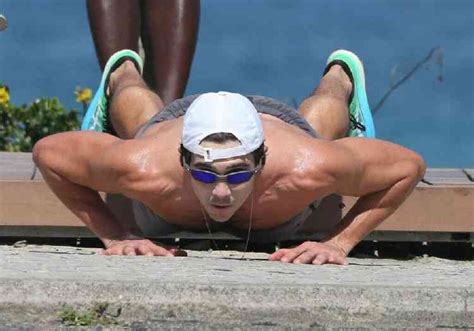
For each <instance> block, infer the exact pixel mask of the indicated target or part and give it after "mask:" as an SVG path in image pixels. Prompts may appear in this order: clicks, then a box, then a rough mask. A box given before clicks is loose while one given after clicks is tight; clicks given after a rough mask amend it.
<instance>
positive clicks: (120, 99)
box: [108, 61, 163, 139]
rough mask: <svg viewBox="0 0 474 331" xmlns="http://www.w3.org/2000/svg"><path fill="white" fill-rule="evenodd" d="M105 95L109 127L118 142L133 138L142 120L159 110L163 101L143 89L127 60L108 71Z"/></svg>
mask: <svg viewBox="0 0 474 331" xmlns="http://www.w3.org/2000/svg"><path fill="white" fill-rule="evenodd" d="M108 94H109V95H110V100H111V101H110V107H109V113H110V118H111V122H112V126H113V127H114V129H115V131H116V132H117V135H118V136H119V137H120V138H122V139H131V138H133V137H134V136H135V134H136V132H137V130H138V129H139V128H140V127H141V126H142V125H143V124H144V123H145V122H146V121H148V120H149V119H150V118H151V117H152V116H153V115H155V114H156V113H157V112H159V111H161V110H162V109H163V101H161V99H160V97H159V96H158V95H156V94H155V93H154V92H152V91H151V90H150V89H149V88H148V87H147V85H146V83H145V82H144V80H143V78H142V77H141V76H140V73H139V72H138V70H137V68H136V67H135V65H134V64H133V62H131V61H125V62H124V63H122V64H121V65H120V66H119V67H118V68H117V69H116V70H115V71H114V72H112V74H111V75H110V82H109V88H108Z"/></svg>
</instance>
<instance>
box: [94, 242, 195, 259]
mask: <svg viewBox="0 0 474 331" xmlns="http://www.w3.org/2000/svg"><path fill="white" fill-rule="evenodd" d="M100 254H102V255H146V256H186V255H187V254H186V252H185V251H183V250H180V249H177V248H169V249H167V248H164V247H161V246H158V245H156V244H155V243H153V242H152V241H150V240H148V239H130V240H110V241H108V242H107V243H106V248H105V249H104V250H103V251H102V252H101V253H100Z"/></svg>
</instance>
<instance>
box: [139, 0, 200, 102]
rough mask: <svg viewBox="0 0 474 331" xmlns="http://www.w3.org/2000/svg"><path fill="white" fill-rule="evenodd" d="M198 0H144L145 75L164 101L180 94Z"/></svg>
mask: <svg viewBox="0 0 474 331" xmlns="http://www.w3.org/2000/svg"><path fill="white" fill-rule="evenodd" d="M199 13H200V2H199V0H160V1H156V0H144V2H143V6H142V18H143V22H142V23H143V24H142V42H143V47H144V49H145V71H144V72H145V79H146V81H147V82H148V84H149V86H150V88H152V89H153V90H154V91H156V92H157V93H158V94H159V95H160V96H161V98H162V100H163V101H164V103H165V104H168V103H170V102H171V101H173V100H175V99H178V98H181V97H182V96H183V94H184V91H185V89H186V84H187V81H188V77H189V72H190V70H191V63H192V60H193V56H194V50H195V47H196V40H197V34H198V28H199Z"/></svg>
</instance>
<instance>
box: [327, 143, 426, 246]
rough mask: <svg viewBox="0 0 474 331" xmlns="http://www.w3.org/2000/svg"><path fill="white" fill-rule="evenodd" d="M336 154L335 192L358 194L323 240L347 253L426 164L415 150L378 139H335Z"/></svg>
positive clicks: (390, 210) (388, 212) (395, 205)
mask: <svg viewBox="0 0 474 331" xmlns="http://www.w3.org/2000/svg"><path fill="white" fill-rule="evenodd" d="M335 144H336V145H337V147H338V149H339V152H340V154H339V157H343V158H344V160H343V162H338V160H337V159H334V160H333V162H337V163H338V164H337V165H336V164H333V165H332V167H331V169H330V172H331V173H332V177H333V178H334V179H333V184H332V185H333V187H334V190H335V193H338V194H341V195H349V196H358V197H360V198H359V199H358V200H357V202H356V204H355V205H354V206H353V207H352V208H351V210H350V211H349V212H348V213H347V214H346V216H345V217H344V218H343V220H342V221H341V223H340V224H339V225H338V226H337V228H336V229H335V231H334V233H332V234H331V235H330V236H329V237H328V238H327V239H326V240H325V242H328V243H331V244H334V245H336V246H337V247H340V248H342V249H343V250H344V252H345V253H346V254H348V253H349V251H351V250H352V248H354V246H355V245H356V244H357V243H359V242H360V241H361V240H362V239H363V238H365V237H366V236H367V235H368V234H369V233H370V232H371V231H372V230H374V229H375V228H376V227H377V226H378V225H379V224H380V223H382V222H383V221H384V220H385V219H387V217H389V216H390V215H391V214H392V213H393V212H394V211H395V210H396V209H397V208H398V207H399V206H400V205H401V204H402V203H403V201H405V199H406V198H407V197H408V196H409V194H410V193H411V192H412V191H413V189H414V188H415V186H416V184H417V183H418V182H419V181H420V180H421V179H422V178H423V175H424V173H425V170H426V165H425V162H424V161H423V159H422V158H421V156H419V155H418V154H416V153H415V152H413V151H411V150H409V149H407V148H404V147H402V146H400V145H396V144H393V143H390V142H385V141H381V140H369V139H357V138H346V139H341V140H338V141H336V142H335Z"/></svg>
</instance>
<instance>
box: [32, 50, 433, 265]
mask: <svg viewBox="0 0 474 331" xmlns="http://www.w3.org/2000/svg"><path fill="white" fill-rule="evenodd" d="M141 70H142V61H141V59H140V57H139V56H138V55H137V54H136V53H134V52H132V51H129V50H123V51H120V52H118V53H116V54H114V55H113V56H112V57H111V58H110V59H109V61H108V63H107V65H106V67H105V70H104V73H103V77H102V82H101V85H100V86H99V89H98V91H97V93H96V95H95V97H94V99H93V101H92V103H91V107H90V109H89V111H88V112H87V114H86V117H85V119H84V122H83V129H84V130H89V131H81V132H65V133H59V134H55V135H52V136H48V137H46V138H44V139H42V140H40V141H39V142H38V143H37V144H36V146H35V148H34V151H33V158H34V161H35V162H36V164H37V165H38V167H39V168H40V170H41V172H42V174H43V176H44V179H45V180H46V182H47V183H48V185H49V186H50V187H51V189H52V190H53V192H54V193H55V194H56V195H57V196H58V197H59V199H61V201H62V202H63V203H64V204H65V205H66V206H67V207H68V208H69V209H70V210H71V211H72V212H73V213H74V214H75V215H77V217H79V218H80V219H81V220H82V222H84V223H85V224H86V225H87V227H88V228H89V229H91V230H92V231H93V232H94V233H95V234H96V235H97V236H98V237H99V238H100V239H101V240H102V242H103V243H104V245H105V250H104V252H103V253H104V254H107V255H161V256H172V255H175V254H177V251H176V250H175V249H168V248H165V247H161V246H158V245H156V244H155V243H153V242H152V241H150V240H147V239H144V237H140V236H137V235H134V234H132V233H130V232H129V231H128V230H127V229H126V228H125V227H124V226H123V225H121V223H119V222H118V220H117V219H115V218H114V216H113V214H112V213H111V211H110V210H109V209H108V207H107V206H106V204H105V203H104V202H103V200H102V199H101V197H100V195H99V194H98V192H99V191H102V192H108V193H121V194H124V195H125V196H127V197H129V198H131V199H133V201H134V212H135V216H136V219H137V222H138V225H139V227H140V228H141V230H142V232H143V234H144V235H145V236H151V235H153V234H159V233H164V232H166V231H170V229H176V228H180V229H191V230H200V231H201V230H204V231H205V230H206V228H207V230H208V231H209V232H212V231H215V230H216V229H230V230H232V231H234V232H235V233H240V234H243V237H244V238H245V235H251V237H252V240H257V241H258V240H262V241H265V240H266V241H269V240H275V241H280V240H285V236H286V237H288V236H289V235H290V234H292V233H293V232H294V231H295V230H296V229H298V228H299V227H300V226H301V224H303V223H304V221H305V219H306V218H307V217H308V214H309V213H310V210H309V209H308V206H312V207H313V208H314V206H315V205H317V203H316V202H317V201H318V200H321V199H322V198H323V197H325V196H327V195H330V194H333V193H337V194H341V195H347V196H357V197H360V198H359V199H358V201H357V203H356V204H355V205H354V206H353V207H352V209H351V210H350V211H349V212H348V213H347V215H346V216H345V217H344V218H343V219H342V221H341V222H340V223H339V224H338V225H337V227H336V228H335V229H334V231H333V232H332V233H331V234H330V235H329V236H328V237H327V238H325V239H324V240H322V241H320V242H311V241H307V242H304V243H303V244H301V245H299V246H297V247H295V248H287V249H279V250H277V251H276V252H275V253H273V254H272V255H271V256H270V260H273V261H282V262H293V263H313V264H323V263H335V264H345V263H346V256H347V254H348V253H349V252H350V251H351V249H352V248H353V247H354V246H355V245H356V244H357V243H358V242H359V241H361V240H362V239H363V238H364V237H365V236H366V235H367V234H368V233H369V232H370V231H372V230H373V229H374V228H375V227H376V226H377V225H379V224H380V223H381V222H382V221H384V220H385V219H386V218H387V217H388V216H389V215H390V214H392V213H393V212H394V211H395V210H396V209H397V208H398V206H400V204H401V203H402V202H403V201H404V200H405V199H406V198H407V196H408V195H409V194H410V192H411V191H412V190H413V188H414V187H415V185H416V184H417V183H418V181H419V180H420V179H421V178H422V176H423V174H424V171H425V164H424V161H423V159H422V158H421V157H420V156H419V155H418V154H416V153H415V152H413V151H411V150H408V149H406V148H404V147H402V146H399V145H396V144H393V143H390V142H386V141H381V140H377V139H371V138H373V137H374V136H375V134H374V128H373V123H372V119H371V115H370V109H369V108H368V104H367V98H366V94H365V79H364V71H363V67H362V63H361V62H360V60H359V59H358V57H357V56H356V55H355V54H353V53H351V52H348V51H343V50H340V51H336V52H334V53H332V54H331V55H330V56H329V58H328V64H327V67H326V71H325V74H324V76H323V78H322V79H321V82H320V84H319V86H318V87H317V88H316V89H315V91H314V92H313V94H312V95H311V96H310V97H308V98H307V99H306V100H304V102H303V103H302V104H301V106H300V108H299V111H295V110H293V109H291V108H290V107H288V106H286V105H284V104H282V103H280V102H278V101H276V100H273V99H270V98H266V97H259V96H253V97H252V96H249V97H244V96H242V95H240V94H234V93H229V92H218V93H206V94H202V95H200V96H190V97H186V98H184V99H180V100H176V101H174V102H172V103H171V104H169V105H168V106H166V107H164V105H163V102H162V100H160V98H159V97H158V96H157V95H156V94H155V93H153V92H151V90H150V89H148V88H147V86H146V84H145V83H144V81H143V79H142V77H141ZM94 131H102V132H94ZM112 133H113V134H112ZM247 239H248V238H247Z"/></svg>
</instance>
